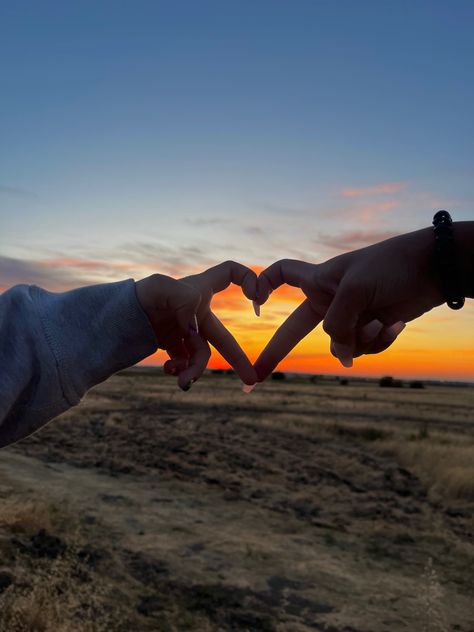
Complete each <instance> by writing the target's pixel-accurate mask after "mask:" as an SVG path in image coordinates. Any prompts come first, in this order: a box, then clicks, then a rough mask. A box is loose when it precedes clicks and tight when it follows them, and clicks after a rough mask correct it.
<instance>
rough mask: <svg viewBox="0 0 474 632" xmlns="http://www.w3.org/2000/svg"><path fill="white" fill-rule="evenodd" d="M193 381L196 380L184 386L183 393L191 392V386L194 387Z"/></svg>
mask: <svg viewBox="0 0 474 632" xmlns="http://www.w3.org/2000/svg"><path fill="white" fill-rule="evenodd" d="M193 381H194V380H189V382H187V383H186V384H185V385H184V386H182V387H181V388H182V389H183V391H189V390H190V388H191V386H192V385H193Z"/></svg>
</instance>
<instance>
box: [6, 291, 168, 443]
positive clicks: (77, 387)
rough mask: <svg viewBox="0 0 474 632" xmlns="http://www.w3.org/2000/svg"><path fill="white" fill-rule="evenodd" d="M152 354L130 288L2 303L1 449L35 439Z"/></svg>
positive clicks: (22, 295) (16, 295)
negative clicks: (105, 383) (89, 392)
mask: <svg viewBox="0 0 474 632" xmlns="http://www.w3.org/2000/svg"><path fill="white" fill-rule="evenodd" d="M155 349H156V338H155V335H154V333H153V330H152V328H151V325H150V323H149V321H148V319H147V317H146V315H145V313H144V312H143V310H142V309H141V306H140V304H139V302H138V300H137V297H136V294H135V284H134V282H133V280H131V279H130V280H128V281H121V282H119V283H107V284H103V285H96V286H89V287H84V288H79V289H77V290H72V291H70V292H64V293H59V294H57V293H53V292H47V291H46V290H42V289H41V288H38V287H36V286H27V285H23V286H17V287H15V288H12V289H11V290H9V291H8V292H5V293H4V294H3V295H1V296H0V371H1V373H0V447H2V446H5V445H7V444H9V443H13V442H15V441H18V440H19V439H22V438H23V437H25V436H27V435H29V434H31V433H32V432H35V431H36V430H38V428H40V427H41V426H43V425H44V424H45V423H47V422H48V421H50V420H51V419H53V418H54V417H56V416H57V415H59V414H61V413H62V412H64V411H65V410H67V409H68V408H70V407H71V406H74V405H76V404H77V403H79V401H80V399H81V397H82V396H83V395H84V393H85V392H86V391H87V390H88V389H89V388H90V387H91V386H94V385H95V384H98V383H99V382H101V381H103V380H105V379H106V378H107V377H109V376H110V375H111V374H113V373H115V372H116V371H118V370H120V369H122V368H125V367H127V366H131V365H132V364H135V363H136V362H138V361H139V360H141V359H143V358H144V357H146V356H147V355H149V354H151V353H153V352H154V351H155Z"/></svg>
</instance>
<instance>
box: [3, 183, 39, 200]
mask: <svg viewBox="0 0 474 632" xmlns="http://www.w3.org/2000/svg"><path fill="white" fill-rule="evenodd" d="M0 195H1V196H6V197H16V198H28V199H37V198H38V195H37V194H36V193H33V192H32V191H28V190H27V189H22V188H21V187H9V186H4V185H0Z"/></svg>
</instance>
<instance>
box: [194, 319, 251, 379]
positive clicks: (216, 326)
mask: <svg viewBox="0 0 474 632" xmlns="http://www.w3.org/2000/svg"><path fill="white" fill-rule="evenodd" d="M200 331H201V334H202V335H203V336H204V337H205V338H206V339H207V340H208V341H209V342H210V343H211V345H212V346H213V347H215V349H217V351H218V352H219V353H220V354H221V356H222V357H223V358H224V359H225V360H227V362H228V363H229V364H230V365H231V366H232V367H233V368H234V369H235V371H236V373H237V374H238V375H239V377H240V379H241V380H242V382H243V383H244V384H255V383H256V381H257V375H256V373H255V369H254V368H253V366H252V364H251V363H250V360H249V359H248V358H247V356H246V354H245V352H244V351H243V350H242V348H241V346H240V345H239V343H238V342H237V340H236V339H235V338H234V336H233V335H232V334H231V333H230V331H228V330H227V329H226V328H225V327H224V325H223V324H222V323H221V321H220V320H219V319H218V318H217V317H216V316H215V315H214V314H213V313H212V312H209V314H208V316H206V318H205V319H204V321H203V322H202V323H201V329H200Z"/></svg>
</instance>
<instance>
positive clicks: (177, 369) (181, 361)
mask: <svg viewBox="0 0 474 632" xmlns="http://www.w3.org/2000/svg"><path fill="white" fill-rule="evenodd" d="M187 368H188V357H187V356H186V357H185V358H184V357H183V358H173V359H172V360H166V362H165V364H164V365H163V370H164V372H165V373H166V374H167V375H179V374H180V373H181V371H184V370H185V369H187Z"/></svg>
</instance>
